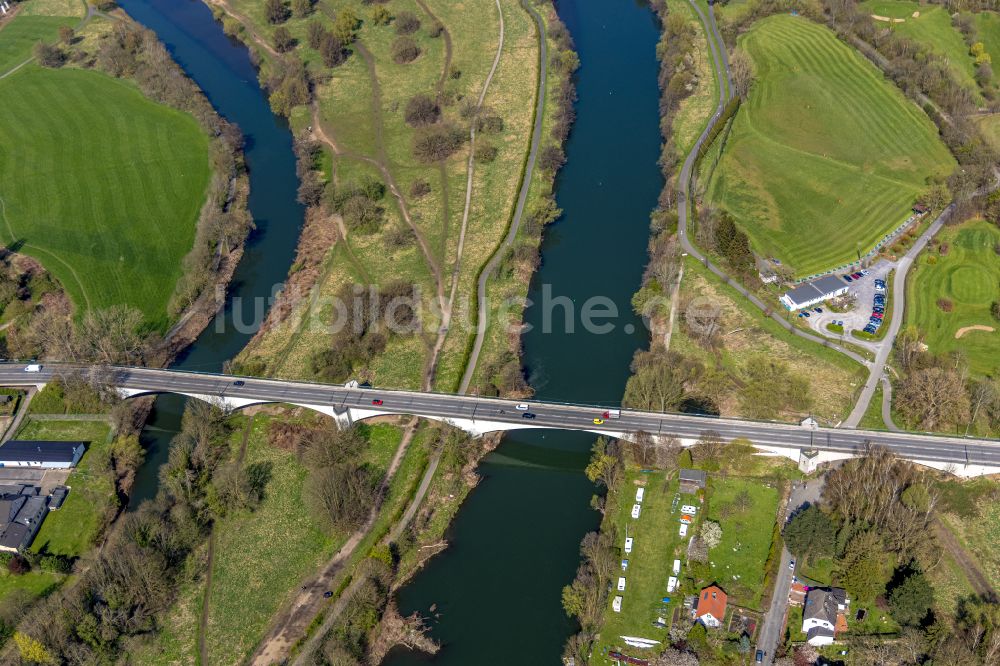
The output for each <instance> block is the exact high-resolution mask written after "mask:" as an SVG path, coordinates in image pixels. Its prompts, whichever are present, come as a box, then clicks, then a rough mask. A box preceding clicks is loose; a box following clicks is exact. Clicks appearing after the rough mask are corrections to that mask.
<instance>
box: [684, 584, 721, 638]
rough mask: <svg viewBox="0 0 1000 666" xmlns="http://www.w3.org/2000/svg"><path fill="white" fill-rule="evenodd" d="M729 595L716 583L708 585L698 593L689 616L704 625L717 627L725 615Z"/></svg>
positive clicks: (712, 627)
mask: <svg viewBox="0 0 1000 666" xmlns="http://www.w3.org/2000/svg"><path fill="white" fill-rule="evenodd" d="M728 601H729V597H728V596H727V595H726V593H725V592H723V591H722V588H721V587H719V586H718V585H709V586H708V587H706V588H705V589H703V590H702V591H701V592H699V593H698V600H697V601H696V602H695V604H694V609H693V610H692V612H691V616H692V617H693V618H694V619H695V620H697V621H698V622H701V623H702V624H704V625H705V626H706V627H709V628H711V629H718V628H719V627H721V626H722V620H723V618H724V617H725V616H726V604H727V603H728Z"/></svg>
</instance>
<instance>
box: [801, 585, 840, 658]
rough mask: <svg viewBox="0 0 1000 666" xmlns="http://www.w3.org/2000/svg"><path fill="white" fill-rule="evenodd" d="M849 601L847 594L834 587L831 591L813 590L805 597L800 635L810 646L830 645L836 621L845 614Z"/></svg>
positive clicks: (834, 633) (836, 628) (835, 630)
mask: <svg viewBox="0 0 1000 666" xmlns="http://www.w3.org/2000/svg"><path fill="white" fill-rule="evenodd" d="M850 603H851V600H850V599H848V598H847V592H846V591H845V590H842V589H840V588H839V587H834V588H831V589H823V588H813V589H811V590H809V594H808V596H806V605H805V608H803V609H802V633H804V634H805V635H806V640H807V641H808V643H809V644H810V645H815V646H821V645H830V644H831V643H833V639H834V637H835V636H836V633H837V630H838V627H837V623H838V620H841V621H842V622H843V624H844V625H846V619H842V618H843V615H844V614H845V613H846V612H847V607H848V606H849V605H850Z"/></svg>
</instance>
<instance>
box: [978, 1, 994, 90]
mask: <svg viewBox="0 0 1000 666" xmlns="http://www.w3.org/2000/svg"><path fill="white" fill-rule="evenodd" d="M974 17H975V20H976V30H977V33H978V36H979V41H981V42H982V43H983V46H984V47H986V52H987V53H989V54H990V57H991V58H992V62H991V63H990V65H991V67H992V68H993V84H994V85H996V84H997V78H998V77H1000V14H998V13H997V12H986V11H984V12H976V13H975V14H974Z"/></svg>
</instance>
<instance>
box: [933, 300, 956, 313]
mask: <svg viewBox="0 0 1000 666" xmlns="http://www.w3.org/2000/svg"><path fill="white" fill-rule="evenodd" d="M937 306H938V307H939V308H941V312H951V311H952V309H954V307H955V305H954V304H953V303H952V302H951V301H950V300H948V299H947V298H939V299H937Z"/></svg>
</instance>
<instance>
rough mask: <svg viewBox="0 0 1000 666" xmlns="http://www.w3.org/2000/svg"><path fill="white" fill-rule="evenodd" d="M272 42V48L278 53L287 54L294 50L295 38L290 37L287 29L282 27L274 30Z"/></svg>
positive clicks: (290, 34)
mask: <svg viewBox="0 0 1000 666" xmlns="http://www.w3.org/2000/svg"><path fill="white" fill-rule="evenodd" d="M273 40H274V48H275V49H276V50H277V51H278V53H287V52H289V51H291V50H292V49H293V48H295V38H294V37H292V33H290V32H288V28H286V27H285V26H283V25H280V26H278V27H277V28H275V29H274V35H273Z"/></svg>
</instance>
